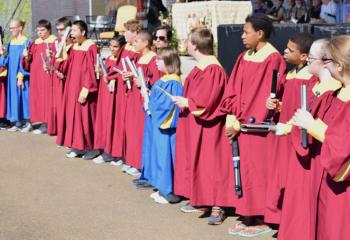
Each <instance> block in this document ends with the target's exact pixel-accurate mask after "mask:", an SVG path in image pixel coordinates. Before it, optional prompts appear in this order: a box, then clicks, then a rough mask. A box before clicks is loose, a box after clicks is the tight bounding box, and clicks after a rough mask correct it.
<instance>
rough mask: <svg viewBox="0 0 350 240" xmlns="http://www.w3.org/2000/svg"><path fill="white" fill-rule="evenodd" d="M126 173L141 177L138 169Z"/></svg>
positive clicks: (130, 169)
mask: <svg viewBox="0 0 350 240" xmlns="http://www.w3.org/2000/svg"><path fill="white" fill-rule="evenodd" d="M126 173H127V174H129V175H131V176H134V177H138V176H141V172H140V171H139V170H138V169H136V168H129V170H127V171H126Z"/></svg>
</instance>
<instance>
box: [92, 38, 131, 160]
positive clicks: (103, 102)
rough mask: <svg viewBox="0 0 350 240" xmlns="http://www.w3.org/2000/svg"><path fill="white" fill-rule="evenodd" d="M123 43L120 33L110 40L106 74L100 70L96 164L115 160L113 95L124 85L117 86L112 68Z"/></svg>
mask: <svg viewBox="0 0 350 240" xmlns="http://www.w3.org/2000/svg"><path fill="white" fill-rule="evenodd" d="M125 44H126V42H125V38H124V36H122V35H119V36H116V37H114V38H113V39H112V40H111V41H110V44H109V50H110V51H111V55H110V56H109V57H108V58H107V59H106V62H105V66H104V67H105V69H106V71H107V76H105V75H104V73H103V71H102V72H100V76H102V81H101V82H100V86H99V90H98V101H97V111H96V123H95V139H94V148H95V149H96V150H100V152H101V154H100V155H99V156H98V157H96V158H95V159H94V160H93V161H94V162H95V163H97V164H100V163H104V162H111V161H113V160H115V159H114V157H113V155H112V149H113V143H114V141H115V140H114V138H115V137H118V136H117V135H114V134H113V133H114V129H115V128H118V127H119V126H117V125H116V122H115V117H116V115H117V114H118V113H117V112H116V105H117V104H120V103H119V102H118V101H117V100H116V97H115V95H116V92H117V91H121V92H122V93H123V94H125V87H124V86H119V88H118V83H117V81H119V82H120V81H121V79H119V80H117V79H118V77H119V78H120V74H116V71H115V69H114V68H115V67H119V66H120V58H121V54H122V52H123V49H124V47H125ZM100 68H102V66H100Z"/></svg>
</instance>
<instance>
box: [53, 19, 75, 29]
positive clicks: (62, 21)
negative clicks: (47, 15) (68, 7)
mask: <svg viewBox="0 0 350 240" xmlns="http://www.w3.org/2000/svg"><path fill="white" fill-rule="evenodd" d="M60 24H63V26H64V28H66V27H71V26H72V22H71V21H70V20H69V19H68V18H66V17H61V18H59V19H57V20H56V26H57V25H60Z"/></svg>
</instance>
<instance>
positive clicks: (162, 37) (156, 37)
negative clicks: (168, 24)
mask: <svg viewBox="0 0 350 240" xmlns="http://www.w3.org/2000/svg"><path fill="white" fill-rule="evenodd" d="M158 39H159V41H162V42H165V41H166V37H165V36H154V41H157V40H158Z"/></svg>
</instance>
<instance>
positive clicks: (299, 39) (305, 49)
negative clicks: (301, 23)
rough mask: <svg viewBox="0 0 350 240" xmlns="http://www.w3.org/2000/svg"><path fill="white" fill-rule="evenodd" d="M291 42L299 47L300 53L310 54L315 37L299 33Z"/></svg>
mask: <svg viewBox="0 0 350 240" xmlns="http://www.w3.org/2000/svg"><path fill="white" fill-rule="evenodd" d="M289 41H291V42H293V43H295V44H296V45H297V46H298V49H299V51H300V53H306V54H308V53H309V51H310V48H311V45H312V43H313V42H314V37H313V36H312V35H311V34H310V33H305V32H299V33H296V34H294V35H293V36H292V37H291V38H290V39H289Z"/></svg>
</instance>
